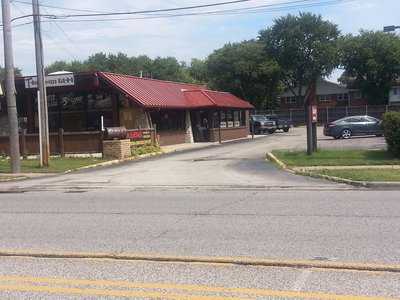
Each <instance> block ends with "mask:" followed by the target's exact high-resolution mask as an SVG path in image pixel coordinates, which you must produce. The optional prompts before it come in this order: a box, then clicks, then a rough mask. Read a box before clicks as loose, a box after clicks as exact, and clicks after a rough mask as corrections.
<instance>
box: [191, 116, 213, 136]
mask: <svg viewBox="0 0 400 300" xmlns="http://www.w3.org/2000/svg"><path fill="white" fill-rule="evenodd" d="M208 115H209V114H208V111H203V110H200V111H192V112H191V113H190V118H191V121H192V130H193V139H194V142H195V143H201V142H208V141H210V136H209V124H210V122H209V118H208Z"/></svg>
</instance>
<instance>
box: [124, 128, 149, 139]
mask: <svg viewBox="0 0 400 300" xmlns="http://www.w3.org/2000/svg"><path fill="white" fill-rule="evenodd" d="M128 138H129V139H130V140H131V141H142V140H150V139H151V131H150V130H140V129H137V130H128Z"/></svg>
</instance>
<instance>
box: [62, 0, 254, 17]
mask: <svg viewBox="0 0 400 300" xmlns="http://www.w3.org/2000/svg"><path fill="white" fill-rule="evenodd" d="M251 1H254V0H233V1H225V2H219V3H210V4H201V5H192V6H183V7H174V8H161V9H153V10H139V11H125V12H107V13H94V14H70V15H63V16H57V17H64V18H75V17H105V16H117V15H137V14H148V13H157V12H171V11H179V10H192V9H198V8H206V7H215V6H223V5H229V4H237V3H243V2H251Z"/></svg>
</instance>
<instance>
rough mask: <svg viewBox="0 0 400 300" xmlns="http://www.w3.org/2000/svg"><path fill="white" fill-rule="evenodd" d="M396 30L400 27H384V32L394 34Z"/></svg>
mask: <svg viewBox="0 0 400 300" xmlns="http://www.w3.org/2000/svg"><path fill="white" fill-rule="evenodd" d="M396 29H400V26H395V25H391V26H385V27H383V32H393V31H396Z"/></svg>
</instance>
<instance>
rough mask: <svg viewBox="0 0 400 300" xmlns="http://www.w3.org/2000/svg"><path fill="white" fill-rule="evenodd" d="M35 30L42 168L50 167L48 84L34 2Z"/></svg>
mask: <svg viewBox="0 0 400 300" xmlns="http://www.w3.org/2000/svg"><path fill="white" fill-rule="evenodd" d="M32 13H33V28H34V34H35V53H36V74H37V83H38V105H39V116H40V119H39V135H40V139H39V140H40V150H41V151H40V166H41V167H48V166H49V157H50V145H49V117H48V110H47V95H46V82H45V80H46V79H45V74H44V55H43V42H42V33H41V29H40V10H39V1H38V0H32Z"/></svg>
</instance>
